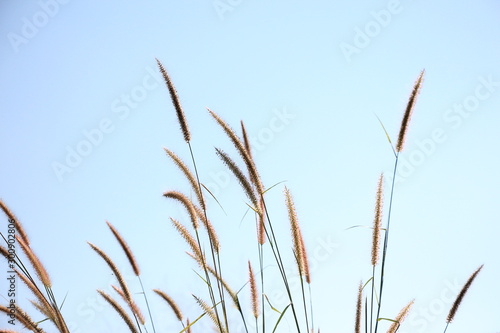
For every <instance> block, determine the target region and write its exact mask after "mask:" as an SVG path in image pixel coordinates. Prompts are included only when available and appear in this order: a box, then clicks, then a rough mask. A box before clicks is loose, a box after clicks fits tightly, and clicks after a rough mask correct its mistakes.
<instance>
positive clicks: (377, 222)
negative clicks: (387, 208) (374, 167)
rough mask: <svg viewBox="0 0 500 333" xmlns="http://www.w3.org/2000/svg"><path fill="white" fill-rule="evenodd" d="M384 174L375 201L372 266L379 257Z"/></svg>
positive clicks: (379, 180) (380, 179)
mask: <svg viewBox="0 0 500 333" xmlns="http://www.w3.org/2000/svg"><path fill="white" fill-rule="evenodd" d="M383 184H384V175H383V174H381V175H380V177H379V179H378V185H377V199H376V202H375V218H374V219H373V242H372V266H375V265H377V263H378V259H379V246H380V229H381V226H382V210H383V209H382V206H383V200H384V198H383Z"/></svg>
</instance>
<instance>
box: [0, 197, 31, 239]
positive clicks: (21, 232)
mask: <svg viewBox="0 0 500 333" xmlns="http://www.w3.org/2000/svg"><path fill="white" fill-rule="evenodd" d="M0 208H1V209H2V210H3V212H4V213H5V215H7V217H8V218H9V223H14V225H15V227H16V232H17V234H18V235H19V237H21V239H22V240H23V241H24V243H25V244H26V245H28V246H29V245H30V240H29V238H28V234H27V233H26V232H25V231H24V228H23V225H22V224H21V222H19V220H18V219H17V217H16V216H15V215H14V213H12V211H11V210H10V209H9V207H7V205H6V204H5V203H4V202H3V201H2V199H0Z"/></svg>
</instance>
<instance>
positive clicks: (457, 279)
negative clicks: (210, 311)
mask: <svg viewBox="0 0 500 333" xmlns="http://www.w3.org/2000/svg"><path fill="white" fill-rule="evenodd" d="M499 13H500V3H499V2H498V1H497V0H485V1H478V2H474V3H473V4H472V3H468V2H456V1H449V0H444V1H440V2H437V3H430V2H423V1H398V0H390V1H386V0H384V1H379V0H377V1H370V2H368V1H312V2H303V1H282V0H275V1H269V2H263V1H248V0H202V1H196V2H194V1H192V2H188V1H156V0H154V1H150V2H149V3H148V4H147V5H145V4H144V3H143V2H139V1H127V2H123V1H120V2H118V1H107V2H101V1H100V2H97V1H93V0H90V1H85V2H82V1H75V0H73V1H70V0H64V1H63V0H39V1H31V0H28V1H23V2H18V1H8V0H3V1H2V2H1V3H0V73H1V75H0V110H1V112H0V117H1V118H0V128H1V130H0V154H1V155H2V163H1V172H0V197H1V198H2V200H3V201H4V202H5V203H6V204H7V205H8V206H9V207H10V209H11V210H12V211H13V212H14V213H15V215H16V216H17V217H18V218H19V220H20V221H21V222H22V223H23V225H24V228H25V229H26V230H27V232H28V234H29V236H30V239H31V243H32V247H33V249H34V251H36V253H37V254H38V255H39V256H40V258H41V260H42V261H43V263H44V265H45V266H46V267H47V270H48V272H49V274H50V276H51V278H52V280H53V285H54V286H53V289H54V293H55V295H56V297H57V298H58V300H62V299H64V298H65V302H64V306H63V309H62V312H63V314H64V315H65V317H66V318H67V321H68V323H69V325H70V327H71V331H72V332H77V333H83V332H123V331H124V330H125V329H126V328H125V326H124V324H123V323H122V322H121V321H120V320H118V317H117V314H116V313H114V312H113V310H111V309H110V308H109V306H107V305H105V304H104V303H103V301H102V300H101V299H100V298H99V296H98V295H97V293H96V289H104V290H107V291H109V290H110V289H109V288H110V287H109V285H110V284H111V283H113V284H114V283H116V282H115V281H114V277H113V275H112V273H111V272H110V270H109V269H108V267H107V266H106V264H105V263H104V262H103V261H102V260H101V259H100V258H99V257H98V256H97V255H96V253H94V252H93V251H92V250H91V249H90V247H89V246H88V245H87V242H92V243H94V244H96V245H97V246H99V247H101V248H102V249H103V250H104V251H106V252H107V253H108V254H109V255H110V256H111V257H112V258H113V259H114V260H116V263H117V265H118V266H119V267H120V269H122V270H123V272H124V274H125V275H126V279H127V281H129V282H130V285H131V289H132V290H133V291H134V292H135V293H139V292H140V286H139V285H138V283H137V280H136V279H135V278H134V277H133V274H132V271H131V269H130V267H129V265H128V262H127V259H126V257H125V256H124V255H123V253H122V252H121V249H120V247H119V245H118V244H117V243H116V241H115V239H114V238H113V235H112V234H111V232H110V231H109V229H108V228H107V226H106V223H105V222H106V221H109V222H111V223H112V224H113V225H114V226H115V227H116V228H117V229H118V230H119V231H120V232H121V234H122V235H123V237H124V238H125V239H126V240H127V242H128V243H129V245H130V247H131V248H132V250H133V251H134V253H135V256H136V258H137V260H138V262H139V265H140V266H141V270H142V281H143V283H144V285H145V288H146V290H147V292H148V293H149V294H148V295H149V299H150V301H151V305H152V312H153V315H154V317H155V318H157V319H156V321H155V324H156V326H157V331H158V332H160V331H161V332H178V331H180V325H179V323H178V322H177V321H176V320H175V318H174V316H173V315H172V314H171V313H170V312H169V309H168V308H167V306H166V305H165V304H164V303H162V302H161V301H160V300H159V299H158V297H156V295H153V294H152V293H151V292H150V290H151V289H153V288H160V289H162V290H164V291H166V292H167V293H168V294H170V295H171V296H172V297H173V298H174V299H175V300H176V301H177V303H178V304H179V306H180V307H181V309H182V310H183V312H184V313H185V314H186V315H187V316H188V317H189V318H191V319H193V318H196V317H197V316H198V315H200V314H201V312H200V310H199V308H198V307H197V306H196V304H195V302H194V300H193V298H192V296H191V295H192V294H193V293H194V294H197V295H201V296H202V297H206V291H205V288H204V286H203V282H202V281H201V280H200V278H199V277H198V276H197V275H196V273H195V272H194V271H193V270H196V265H195V264H193V263H192V262H191V259H189V258H188V257H187V256H186V254H185V253H184V252H185V251H187V250H188V247H187V246H186V245H185V244H184V242H183V241H182V240H181V239H180V237H179V235H178V234H176V232H175V230H174V228H173V227H172V225H171V224H170V222H169V217H173V218H176V219H179V221H181V222H182V223H185V224H188V223H189V220H188V219H187V216H186V213H185V212H184V211H183V209H182V208H181V207H179V205H177V204H175V202H171V201H168V200H167V199H165V198H164V197H162V193H163V192H165V191H168V190H180V191H183V192H185V193H187V194H189V184H188V183H187V182H186V181H185V179H183V177H182V174H181V173H180V171H179V170H178V169H177V168H176V167H175V165H173V163H172V162H171V161H170V160H169V158H168V157H167V156H166V155H165V152H164V150H163V147H167V148H168V149H170V150H172V151H174V152H176V153H177V154H178V155H179V156H180V157H181V158H182V159H184V160H185V161H186V163H188V162H189V161H190V154H189V148H188V146H187V145H186V143H185V142H184V140H183V136H182V133H181V131H180V129H179V125H178V122H177V118H176V115H175V110H174V108H173V106H172V103H171V102H170V99H169V95H168V91H167V89H166V87H165V84H164V82H163V81H162V79H161V76H160V75H159V71H158V68H157V65H156V61H155V58H157V59H159V60H160V61H161V62H162V63H163V65H164V66H165V68H166V69H167V70H168V72H169V74H170V76H171V78H172V80H173V81H174V84H175V86H176V88H177V91H178V93H179V97H180V100H181V103H182V105H183V108H184V111H185V114H186V118H187V121H188V124H189V127H190V130H191V134H192V140H191V144H192V148H193V151H194V155H195V158H196V161H197V165H198V170H199V173H200V180H201V182H202V183H203V184H205V185H206V186H207V188H209V189H210V190H211V192H212V193H213V194H214V196H215V197H216V198H217V200H218V202H219V203H220V205H221V206H222V208H221V207H220V206H219V204H218V203H217V202H216V201H215V200H213V199H208V212H209V213H208V214H209V216H210V218H211V220H212V223H213V224H214V226H215V228H216V230H217V232H218V234H219V237H220V239H221V243H222V245H221V246H222V249H221V255H222V260H223V264H222V266H223V269H224V277H225V279H226V280H227V281H228V283H229V284H231V285H232V286H234V289H239V288H241V287H243V285H244V284H245V283H246V280H247V271H246V269H247V261H248V260H251V261H252V264H253V265H254V267H256V266H258V261H257V260H258V254H257V250H256V246H255V237H256V236H255V230H254V220H253V218H252V216H251V215H252V214H250V213H248V212H247V211H248V206H247V204H246V203H247V199H246V197H245V195H244V193H243V191H242V190H241V189H240V188H239V186H238V183H237V181H236V180H235V179H233V178H232V176H231V175H230V173H229V172H228V171H227V170H226V168H225V166H224V165H223V164H222V162H221V161H220V160H218V158H217V156H216V155H215V149H214V147H218V148H221V149H223V150H224V151H226V152H227V153H228V154H230V155H231V156H233V157H234V158H235V159H237V153H236V152H235V150H234V148H233V147H232V146H231V144H230V142H229V141H228V140H227V138H226V137H225V136H224V134H223V133H222V131H221V129H220V128H219V127H218V126H217V124H216V123H215V122H214V121H213V119H211V117H210V115H209V114H208V112H207V109H206V108H210V109H211V110H213V111H214V112H216V113H217V114H219V115H220V116H221V117H222V118H223V119H224V120H226V121H227V122H228V123H229V124H230V125H231V126H232V127H233V128H234V129H236V130H238V131H239V122H240V120H243V121H244V122H245V126H246V128H247V132H248V135H249V137H250V141H251V143H252V147H253V153H254V156H255V161H256V164H257V167H258V169H259V171H260V174H261V176H262V179H263V182H264V185H265V186H266V188H270V187H272V186H273V185H275V184H278V183H279V184H278V185H277V186H275V187H273V188H272V189H271V190H269V191H268V192H267V193H266V200H268V206H269V207H270V208H269V210H270V215H271V216H272V219H273V224H274V225H275V226H276V232H277V234H278V236H279V242H280V244H282V245H280V247H281V248H283V251H284V252H286V253H287V254H286V255H285V259H286V260H287V269H288V270H289V272H290V276H291V279H292V281H293V282H294V285H296V282H297V281H298V278H297V277H296V271H295V268H294V267H295V266H294V265H293V258H292V257H291V255H290V253H291V251H287V250H289V249H290V247H291V240H290V230H289V224H288V220H287V212H286V206H285V200H284V196H283V188H284V186H285V185H286V186H287V187H288V188H289V189H290V191H291V193H292V195H293V197H294V200H295V205H296V208H297V214H298V217H299V221H300V224H301V228H302V232H303V234H304V238H305V242H306V246H307V248H308V253H309V258H310V262H311V275H312V284H311V290H312V298H313V304H314V322H315V327H319V328H321V331H322V332H348V331H350V330H353V326H354V315H355V301H356V291H357V287H358V283H359V281H367V280H368V279H369V277H370V276H371V265H370V248H371V229H370V228H371V224H372V221H373V210H374V204H375V193H376V186H377V180H378V177H379V175H380V173H384V175H385V182H384V192H385V203H386V205H385V206H384V214H385V215H384V216H385V218H384V223H386V221H387V212H388V202H389V189H390V185H391V181H392V171H393V166H394V155H393V152H392V149H391V146H390V145H389V143H388V141H387V138H386V135H385V133H384V130H383V128H382V126H381V125H380V123H379V120H378V119H377V117H378V118H379V119H380V121H381V122H382V123H383V125H384V127H385V129H386V130H387V133H388V134H389V135H390V137H391V138H392V140H393V141H395V140H396V138H397V134H398V130H399V125H400V122H401V119H402V115H403V112H404V109H405V107H406V103H407V101H408V97H409V94H410V92H411V89H412V87H413V84H414V82H415V80H416V79H417V77H418V75H419V74H420V72H421V71H422V70H424V69H425V76H424V80H423V83H422V87H421V91H420V95H419V96H418V99H417V103H416V106H415V109H414V114H413V116H412V119H411V124H410V127H409V130H408V135H407V140H406V144H405V149H404V150H403V152H402V153H401V155H400V158H399V169H398V174H397V177H396V184H395V193H394V200H393V207H392V215H391V233H390V239H389V246H388V256H387V263H386V280H385V287H384V301H383V307H382V311H381V314H382V316H383V317H387V318H394V317H395V316H396V315H397V313H398V312H399V310H400V309H401V308H402V307H403V306H404V305H406V304H407V303H408V302H409V301H410V300H412V299H415V303H414V306H413V309H412V311H411V313H410V316H409V317H408V318H407V320H406V321H405V324H404V325H403V326H402V327H401V329H400V330H399V332H402V333H413V332H442V331H443V330H444V326H445V320H446V316H447V313H448V310H449V308H450V307H451V305H452V303H453V300H454V297H455V296H456V295H457V293H458V291H459V290H460V288H461V286H462V285H463V284H464V283H465V282H466V280H467V279H468V277H469V276H470V275H471V274H472V272H473V271H474V270H475V269H477V268H478V267H479V266H480V265H482V264H484V268H483V270H482V271H481V272H480V274H479V275H478V277H477V278H476V280H475V281H474V284H473V285H472V287H471V288H470V290H469V292H468V294H467V295H466V297H465V299H464V301H463V303H462V305H461V307H460V309H459V311H458V313H457V316H456V318H455V320H454V321H453V323H452V324H451V325H450V327H449V328H448V332H449V333H462V332H470V331H474V332H498V331H499V330H500V318H499V317H498V313H499V311H500V289H499V288H498V283H497V281H498V277H499V275H500V262H499V261H498V253H500V252H499V251H500V243H499V242H498V236H499V235H500V226H499V225H500V224H499V222H500V221H499V214H498V209H497V207H498V203H499V202H500V191H499V189H500V177H499V176H498V170H500V159H499V157H498V156H499V154H498V152H499V148H498V142H500V131H498V124H499V123H500V115H499V111H500V70H499V67H498V64H499V63H498V59H499V56H500V47H499V44H498V41H499V34H500V33H499V31H500V21H499V20H498V16H499ZM188 164H190V163H188ZM0 226H1V227H0V230H1V231H2V233H5V232H6V231H7V218H6V217H2V222H1V223H0ZM352 226H363V227H359V228H351V229H349V228H350V227H352ZM269 264H270V266H269V268H266V270H269V271H270V273H269V275H268V276H269V278H270V281H269V289H268V290H267V291H266V294H268V295H269V297H270V300H271V302H272V303H273V305H275V306H276V307H278V308H280V309H283V308H284V307H285V306H286V304H287V303H286V300H285V299H284V297H283V296H282V295H281V294H280V292H279V290H280V288H281V283H280V281H279V279H278V278H277V277H275V276H274V277H273V274H275V273H273V272H275V267H273V265H272V262H271V261H269ZM273 270H274V271H273ZM1 275H2V276H4V275H7V270H6V269H3V272H2V273H1ZM2 280H3V281H4V282H5V280H4V279H3V278H2ZM4 282H2V284H0V286H1V288H2V290H0V295H1V298H2V302H3V301H5V299H7V296H6V294H7V291H6V285H5V284H4ZM18 288H19V293H18V296H17V299H16V300H17V302H18V303H19V304H22V305H26V307H29V305H28V299H30V297H31V296H30V295H29V292H28V291H27V290H24V289H23V287H22V286H21V285H18ZM294 291H295V292H297V290H294ZM248 295H249V290H248V287H245V288H243V289H242V291H241V297H242V299H244V300H245V301H246V302H247V303H246V304H247V305H248V297H249V296H248ZM138 296H140V295H138ZM142 306H144V305H143V304H142ZM266 309H267V310H268V311H270V312H272V311H271V310H269V306H268V305H266ZM248 312H250V311H248ZM249 316H250V313H249ZM33 317H34V318H36V319H37V320H41V319H43V317H42V316H41V315H33ZM233 319H234V322H235V324H234V325H235V328H234V330H233V331H234V332H240V331H241V327H239V326H238V325H239V321H238V320H239V318H238V317H237V316H236V315H234V318H233V317H231V320H233ZM6 325H7V324H6V323H5V322H4V321H2V322H0V328H12V327H9V326H6ZM381 325H382V326H381V327H382V328H385V327H387V326H388V323H386V322H382V323H381ZM210 327H211V324H210V322H209V321H208V320H207V321H205V320H203V321H200V324H199V326H198V331H208V330H209V329H210ZM278 331H279V332H294V326H293V321H292V319H291V317H288V318H286V320H285V321H284V322H283V323H282V324H281V326H280V328H279V329H278Z"/></svg>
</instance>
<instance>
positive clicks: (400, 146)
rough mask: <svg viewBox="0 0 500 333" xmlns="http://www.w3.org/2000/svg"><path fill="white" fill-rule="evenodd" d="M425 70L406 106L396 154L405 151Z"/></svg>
mask: <svg viewBox="0 0 500 333" xmlns="http://www.w3.org/2000/svg"><path fill="white" fill-rule="evenodd" d="M424 73H425V70H423V71H422V72H421V73H420V75H419V77H418V79H417V81H416V82H415V85H414V86H413V90H412V92H411V95H410V99H409V100H408V104H407V105H406V110H405V113H404V116H403V120H402V121H401V126H400V128H399V136H398V142H397V144H396V152H398V153H399V152H401V151H402V150H403V146H404V143H405V138H406V133H407V132H408V124H409V123H410V118H411V115H412V112H413V107H414V105H415V101H416V99H417V95H418V93H419V91H420V85H421V83H422V79H423V77H424Z"/></svg>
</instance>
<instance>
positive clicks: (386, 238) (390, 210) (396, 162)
mask: <svg viewBox="0 0 500 333" xmlns="http://www.w3.org/2000/svg"><path fill="white" fill-rule="evenodd" d="M398 160H399V152H398V153H397V154H396V160H395V162H394V171H393V175H392V185H391V195H390V199H389V212H388V213H387V227H386V229H385V236H384V250H383V252H382V266H381V268H380V287H379V288H380V291H379V293H380V295H379V299H378V306H377V318H376V322H375V333H377V329H378V322H379V319H380V308H381V307H382V296H383V295H382V294H383V289H384V272H385V261H386V257H387V245H388V243H389V227H390V223H391V212H392V201H393V197H394V184H395V183H396V172H397V169H398Z"/></svg>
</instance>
